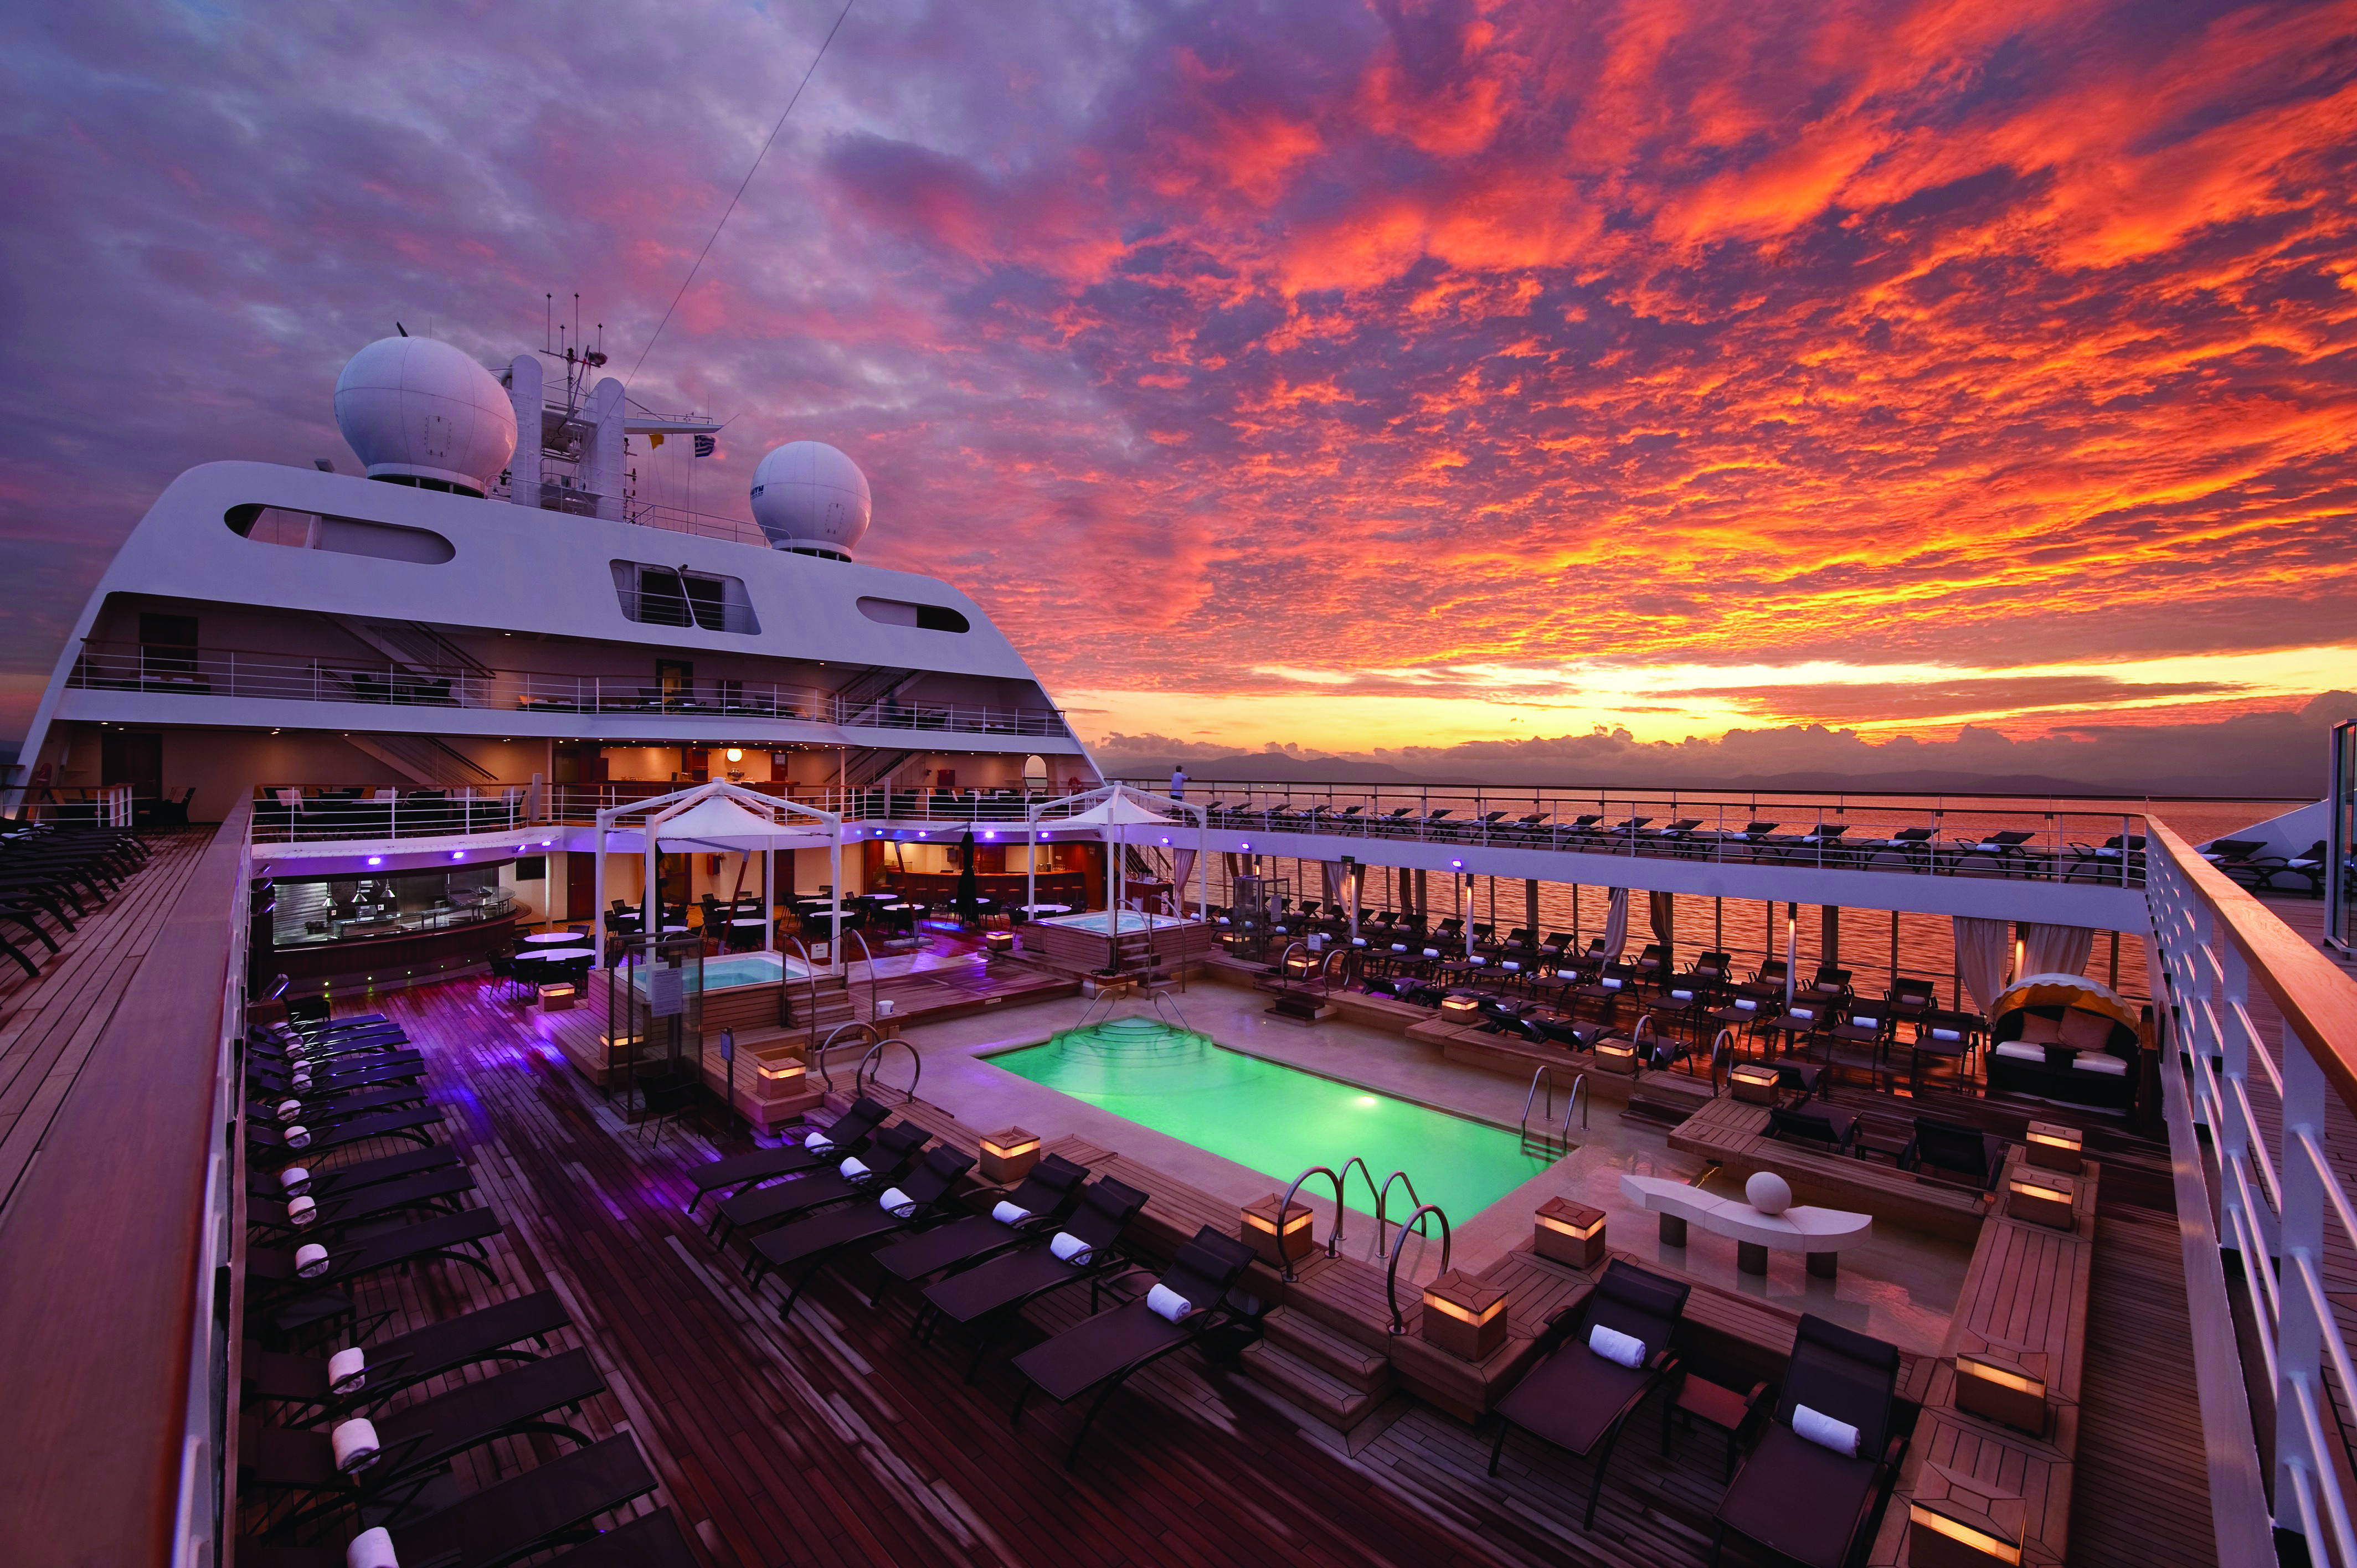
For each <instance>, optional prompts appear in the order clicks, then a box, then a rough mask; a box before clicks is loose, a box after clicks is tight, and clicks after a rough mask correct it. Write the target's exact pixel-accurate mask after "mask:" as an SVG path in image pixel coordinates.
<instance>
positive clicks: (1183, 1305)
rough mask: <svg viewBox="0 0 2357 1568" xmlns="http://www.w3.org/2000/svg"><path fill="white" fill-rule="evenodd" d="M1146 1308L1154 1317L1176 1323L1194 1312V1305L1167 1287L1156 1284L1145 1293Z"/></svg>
mask: <svg viewBox="0 0 2357 1568" xmlns="http://www.w3.org/2000/svg"><path fill="white" fill-rule="evenodd" d="M1146 1310H1147V1311H1149V1312H1151V1313H1153V1314H1154V1315H1155V1316H1157V1317H1167V1318H1168V1319H1169V1320H1170V1321H1171V1322H1173V1323H1176V1322H1178V1321H1179V1319H1180V1318H1182V1317H1185V1316H1187V1315H1188V1314H1189V1313H1190V1312H1192V1311H1194V1310H1195V1304H1194V1303H1193V1302H1191V1301H1189V1300H1188V1299H1187V1298H1186V1297H1185V1296H1183V1295H1180V1294H1179V1293H1178V1292H1177V1291H1175V1290H1172V1289H1171V1288H1170V1287H1169V1286H1168V1285H1165V1284H1157V1285H1156V1286H1155V1287H1154V1288H1153V1289H1152V1290H1150V1291H1147V1292H1146Z"/></svg>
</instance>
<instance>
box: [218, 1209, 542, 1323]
mask: <svg viewBox="0 0 2357 1568" xmlns="http://www.w3.org/2000/svg"><path fill="white" fill-rule="evenodd" d="M499 1233H500V1218H499V1216H498V1215H496V1214H494V1213H492V1212H491V1211H490V1209H488V1208H469V1209H468V1210H466V1211H465V1212H463V1213H459V1214H445V1215H439V1216H437V1217H436V1218H435V1219H421V1220H419V1221H418V1222H417V1223H416V1224H414V1225H404V1226H400V1227H398V1228H397V1229H394V1230H385V1231H380V1232H379V1233H377V1234H376V1235H373V1236H367V1237H362V1238H361V1239H359V1240H353V1241H349V1242H347V1243H345V1244H344V1245H342V1246H340V1247H330V1248H328V1255H327V1257H326V1258H325V1259H324V1260H322V1261H323V1262H324V1263H325V1264H326V1266H325V1267H324V1268H322V1269H321V1270H320V1271H319V1272H317V1273H310V1274H306V1273H303V1272H302V1269H301V1267H300V1265H299V1264H298V1263H297V1262H296V1253H297V1249H293V1248H283V1247H254V1248H251V1249H249V1250H248V1251H247V1252H246V1260H245V1273H246V1281H247V1283H248V1287H249V1289H250V1290H252V1291H253V1293H254V1294H255V1295H257V1296H258V1297H262V1298H264V1299H265V1300H266V1299H268V1298H269V1297H271V1296H272V1295H284V1294H287V1293H290V1292H295V1293H299V1292H305V1291H316V1292H327V1291H328V1289H329V1287H331V1286H334V1285H337V1284H340V1283H343V1282H345V1281H347V1280H355V1279H358V1278H360V1277H361V1276H362V1275H363V1274H371V1273H376V1272H377V1271H379V1270H381V1269H392V1268H401V1267H404V1266H406V1265H408V1264H411V1263H418V1262H425V1261H426V1260H427V1259H429V1258H439V1259H442V1260H444V1261H445V1262H454V1263H464V1264H466V1265H467V1266H468V1268H470V1269H473V1270H475V1271H476V1272H477V1273H480V1274H481V1275H482V1276H483V1277H484V1278H485V1279H487V1280H490V1281H491V1282H492V1283H494V1284H496V1283H498V1282H499V1275H498V1274H496V1273H493V1272H492V1271H491V1266H490V1263H488V1262H485V1261H484V1260H483V1259H482V1258H481V1257H480V1256H479V1255H478V1254H477V1253H475V1252H471V1251H465V1250H464V1249H467V1248H469V1247H474V1246H478V1245H479V1244H480V1243H481V1242H484V1241H487V1240H490V1238H491V1237H493V1236H496V1235H498V1234H499Z"/></svg>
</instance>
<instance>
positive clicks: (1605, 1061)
mask: <svg viewBox="0 0 2357 1568" xmlns="http://www.w3.org/2000/svg"><path fill="white" fill-rule="evenodd" d="M1596 1067H1597V1070H1598V1071H1599V1072H1617V1073H1620V1074H1621V1075H1623V1076H1624V1077H1629V1078H1634V1077H1635V1076H1636V1075H1637V1046H1636V1042H1635V1041H1633V1040H1598V1041H1597V1042H1596Z"/></svg>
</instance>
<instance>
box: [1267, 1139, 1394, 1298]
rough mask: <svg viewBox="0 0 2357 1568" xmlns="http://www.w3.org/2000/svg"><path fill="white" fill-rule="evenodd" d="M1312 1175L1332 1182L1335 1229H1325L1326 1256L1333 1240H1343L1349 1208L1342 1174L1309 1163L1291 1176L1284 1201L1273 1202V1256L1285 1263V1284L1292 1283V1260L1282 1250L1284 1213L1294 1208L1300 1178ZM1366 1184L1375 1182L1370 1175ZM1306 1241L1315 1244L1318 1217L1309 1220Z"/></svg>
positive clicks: (1333, 1246) (1334, 1241)
mask: <svg viewBox="0 0 2357 1568" xmlns="http://www.w3.org/2000/svg"><path fill="white" fill-rule="evenodd" d="M1361 1168H1362V1169H1363V1168H1364V1167H1363V1166H1362V1167H1361ZM1311 1176H1324V1177H1325V1178H1326V1179H1327V1180H1328V1181H1330V1182H1332V1183H1333V1184H1334V1229H1333V1230H1329V1231H1328V1232H1327V1233H1326V1255H1327V1256H1328V1257H1329V1258H1330V1257H1332V1256H1334V1248H1335V1244H1336V1243H1337V1242H1339V1241H1340V1240H1342V1216H1343V1214H1344V1213H1345V1212H1346V1210H1347V1208H1348V1205H1346V1204H1345V1203H1344V1201H1343V1198H1342V1178H1341V1177H1340V1176H1336V1175H1335V1174H1334V1172H1333V1170H1332V1168H1331V1167H1329V1166H1327V1165H1312V1166H1310V1167H1309V1168H1308V1170H1306V1171H1303V1172H1302V1173H1301V1174H1300V1175H1299V1176H1295V1177H1294V1178H1293V1185H1292V1186H1291V1187H1286V1189H1285V1199H1284V1201H1283V1202H1281V1203H1279V1204H1278V1205H1277V1206H1276V1257H1277V1262H1280V1263H1282V1264H1284V1266H1285V1267H1284V1279H1285V1283H1287V1284H1291V1283H1293V1260H1292V1259H1291V1258H1289V1257H1287V1256H1286V1252H1285V1217H1286V1215H1288V1214H1290V1213H1292V1212H1293V1195H1294V1194H1295V1193H1297V1192H1299V1191H1300V1190H1301V1184H1302V1183H1303V1182H1305V1181H1308V1179H1309V1178H1310V1177H1311ZM1367 1185H1368V1186H1369V1187H1372V1186H1373V1185H1374V1180H1373V1178H1372V1177H1370V1178H1368V1182H1367ZM1309 1244H1310V1245H1311V1246H1312V1247H1315V1246H1316V1245H1317V1244H1318V1233H1317V1221H1316V1220H1314V1219H1313V1220H1311V1221H1310V1235H1309Z"/></svg>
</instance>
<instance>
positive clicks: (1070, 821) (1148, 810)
mask: <svg viewBox="0 0 2357 1568" xmlns="http://www.w3.org/2000/svg"><path fill="white" fill-rule="evenodd" d="M1113 788H1114V789H1118V790H1120V791H1121V793H1119V794H1117V795H1115V794H1107V795H1106V796H1105V797H1104V799H1103V800H1099V801H1098V802H1097V803H1096V804H1095V805H1093V806H1091V807H1089V808H1088V809H1087V810H1086V811H1074V812H1073V813H1072V814H1071V816H1069V817H1058V818H1055V819H1054V821H1055V824H1056V825H1057V826H1058V827H1060V828H1067V827H1069V828H1117V827H1127V826H1131V825H1133V824H1143V823H1146V822H1166V823H1167V822H1169V821H1170V809H1171V807H1174V806H1176V805H1178V804H1179V802H1177V801H1171V802H1169V804H1168V805H1166V806H1163V807H1160V808H1159V809H1157V807H1155V806H1153V805H1149V804H1147V802H1148V801H1152V800H1160V799H1161V797H1159V796H1153V795H1145V794H1139V793H1134V792H1133V791H1132V790H1131V789H1129V787H1128V786H1127V785H1125V784H1116V785H1114V786H1113Z"/></svg>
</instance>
